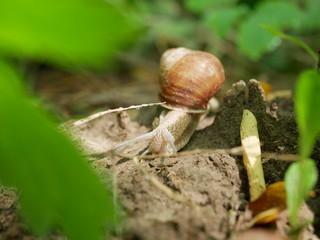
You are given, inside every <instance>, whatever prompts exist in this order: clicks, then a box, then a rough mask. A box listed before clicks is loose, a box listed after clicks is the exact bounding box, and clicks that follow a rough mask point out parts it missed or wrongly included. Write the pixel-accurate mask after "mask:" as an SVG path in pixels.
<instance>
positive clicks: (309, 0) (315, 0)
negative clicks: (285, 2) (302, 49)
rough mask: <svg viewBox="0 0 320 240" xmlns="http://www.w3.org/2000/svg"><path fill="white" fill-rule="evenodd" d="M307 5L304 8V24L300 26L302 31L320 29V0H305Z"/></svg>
mask: <svg viewBox="0 0 320 240" xmlns="http://www.w3.org/2000/svg"><path fill="white" fill-rule="evenodd" d="M304 2H305V5H306V7H305V8H304V9H303V16H302V24H301V26H300V28H299V30H300V31H302V32H307V31H313V30H319V29H320V21H317V20H316V19H318V18H319V10H320V1H319V0H306V1H304Z"/></svg>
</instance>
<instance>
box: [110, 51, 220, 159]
mask: <svg viewBox="0 0 320 240" xmlns="http://www.w3.org/2000/svg"><path fill="white" fill-rule="evenodd" d="M224 79H225V76H224V69H223V66H222V64H221V62H220V61H219V59H218V58H216V57H215V56H214V55H212V54H210V53H206V52H202V51H192V50H189V49H186V48H174V49H169V50H167V51H166V52H165V53H164V54H163V55H162V57H161V60H160V77H159V81H160V89H161V90H160V93H159V98H160V100H161V101H164V102H165V105H163V107H165V108H167V109H168V110H167V111H165V112H164V113H162V114H161V116H160V121H159V125H158V126H157V127H156V128H155V129H154V130H153V131H151V132H149V133H146V134H144V135H141V136H138V137H137V138H134V139H132V140H129V141H126V142H123V143H121V144H119V145H118V146H116V147H115V148H113V149H117V148H119V147H122V146H124V145H127V144H130V143H132V142H134V141H138V140H142V139H150V144H149V151H150V152H151V153H153V154H172V153H174V152H177V151H179V150H180V149H181V148H183V147H184V146H185V145H186V144H187V143H188V141H189V139H190V138H191V136H192V134H193V132H194V130H195V129H196V127H197V125H198V123H199V120H200V118H201V116H203V115H204V114H206V112H207V110H208V103H209V100H210V99H211V98H212V97H213V95H214V94H215V93H216V92H217V91H219V90H220V88H221V86H222V84H223V82H224Z"/></svg>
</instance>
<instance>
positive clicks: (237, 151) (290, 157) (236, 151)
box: [90, 147, 299, 162]
mask: <svg viewBox="0 0 320 240" xmlns="http://www.w3.org/2000/svg"><path fill="white" fill-rule="evenodd" d="M217 152H225V153H228V154H230V155H236V156H242V147H234V148H229V149H195V150H191V151H184V152H176V153H173V154H170V155H162V154H152V155H129V154H122V153H117V152H114V155H115V156H118V157H122V158H130V159H131V158H133V157H138V158H139V159H154V158H161V157H167V158H168V157H181V156H189V155H194V154H202V153H209V154H210V153H217ZM110 153H111V151H108V152H103V153H98V154H92V155H90V156H91V157H96V158H100V159H101V158H104V157H106V156H107V155H109V154H110ZM261 156H262V157H263V158H273V159H277V160H281V161H289V162H294V161H298V160H299V156H298V155H296V154H278V153H269V152H262V153H261Z"/></svg>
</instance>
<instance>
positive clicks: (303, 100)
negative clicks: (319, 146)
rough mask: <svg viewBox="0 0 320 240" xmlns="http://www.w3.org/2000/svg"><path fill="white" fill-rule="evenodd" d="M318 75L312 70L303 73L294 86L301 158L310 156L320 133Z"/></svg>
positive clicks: (319, 81) (319, 80)
mask: <svg viewBox="0 0 320 240" xmlns="http://www.w3.org/2000/svg"><path fill="white" fill-rule="evenodd" d="M319 92H320V75H319V74H318V73H317V72H316V71H314V70H308V71H304V72H303V73H302V74H301V75H300V76H299V78H298V81H297V84H296V98H295V99H296V103H295V110H296V115H297V123H298V128H299V132H300V136H299V148H300V155H301V156H302V157H303V158H307V157H309V156H310V154H311V152H312V148H313V145H314V143H315V140H316V137H317V136H318V134H319V132H320V124H319V122H320V107H319V106H320V94H319Z"/></svg>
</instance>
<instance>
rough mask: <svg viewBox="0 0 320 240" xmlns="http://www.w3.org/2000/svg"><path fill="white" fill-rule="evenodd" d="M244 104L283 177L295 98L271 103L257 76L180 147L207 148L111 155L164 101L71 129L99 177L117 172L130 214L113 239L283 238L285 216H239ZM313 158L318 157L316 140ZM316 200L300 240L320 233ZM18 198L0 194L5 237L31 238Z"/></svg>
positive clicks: (305, 214) (144, 127)
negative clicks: (260, 220)
mask: <svg viewBox="0 0 320 240" xmlns="http://www.w3.org/2000/svg"><path fill="white" fill-rule="evenodd" d="M244 109H248V110H250V111H251V112H252V113H253V114H254V115H255V117H256V119H257V122H258V130H259V136H260V141H261V143H262V147H261V149H262V152H268V153H272V154H273V155H271V156H274V157H270V155H269V157H268V158H266V157H263V159H262V161H263V170H264V176H265V180H266V183H267V184H271V183H274V182H278V181H282V180H283V178H284V174H285V171H286V169H287V168H288V166H289V165H290V162H289V161H284V160H279V159H277V156H279V155H281V154H297V152H298V149H297V137H298V131H297V126H296V122H295V115H294V113H293V103H292V100H290V99H284V98H277V99H275V100H273V101H272V102H266V101H265V98H264V93H263V90H262V88H261V87H260V84H259V83H258V82H257V81H255V80H251V81H249V82H248V83H247V84H246V83H245V82H243V81H240V82H238V83H235V84H234V85H233V86H232V88H231V89H230V90H229V91H228V92H227V93H226V94H225V96H224V98H223V101H222V102H221V107H220V109H219V111H218V112H217V113H215V114H214V115H212V114H211V115H210V114H209V115H208V116H207V118H205V119H203V121H202V122H201V123H200V125H201V126H200V127H199V128H200V129H199V130H197V131H196V132H195V133H194V134H193V136H192V138H191V139H190V141H189V143H188V144H187V145H186V147H185V148H183V149H182V150H181V152H187V151H193V150H197V149H198V150H203V151H202V152H201V151H198V153H190V154H183V155H177V156H174V157H165V158H164V159H163V158H153V159H140V161H139V163H138V164H139V166H138V167H137V166H136V162H134V161H133V160H132V158H130V157H125V156H129V155H130V156H135V155H139V154H141V153H142V152H143V151H144V150H145V149H146V147H147V146H148V141H139V142H135V143H134V144H131V145H129V146H127V147H126V148H123V149H119V150H117V154H115V155H114V154H109V153H110V152H108V151H109V150H110V149H112V148H113V147H114V146H115V145H117V144H119V143H121V142H123V141H125V140H128V139H131V138H134V137H136V136H139V135H142V134H144V133H146V132H148V131H150V130H151V126H152V119H153V118H155V117H156V116H157V115H159V114H160V112H161V107H154V108H153V109H152V108H143V109H140V110H139V113H138V115H137V116H136V117H135V118H131V117H130V116H129V115H128V114H127V113H126V112H121V113H112V114H106V115H104V116H102V117H100V118H97V119H94V120H92V121H89V122H87V123H84V124H82V125H81V126H80V127H78V128H77V129H74V134H75V139H76V142H77V144H78V145H79V146H80V147H81V148H82V149H84V151H85V153H86V154H87V155H88V156H91V157H89V159H88V161H90V162H91V163H92V164H93V166H94V167H95V169H96V170H97V172H99V175H100V176H102V177H104V178H108V177H110V175H112V176H113V180H114V184H116V188H117V194H118V195H119V196H118V197H119V199H120V202H121V204H120V205H121V207H122V209H123V210H122V211H123V212H124V214H125V215H126V218H125V220H124V223H123V227H122V228H121V230H120V233H118V236H117V238H115V239H146V240H147V239H154V240H157V239H159V240H161V239H165V240H168V239H258V238H259V239H270V238H271V237H272V238H273V239H286V237H285V235H286V233H287V232H286V231H287V230H288V223H287V222H286V220H283V219H282V222H279V221H280V220H279V221H278V222H277V223H275V224H270V225H268V226H259V228H254V229H244V228H243V227H242V226H241V222H240V221H239V219H241V217H242V216H243V215H244V212H245V209H246V206H247V204H248V201H249V199H250V196H249V187H248V180H247V173H246V170H245V167H244V165H243V162H242V156H240V155H233V154H231V153H230V152H229V151H226V150H225V149H233V148H236V147H239V146H241V142H240V124H241V119H242V112H243V110H244ZM208 124H209V125H208ZM204 150H205V151H204ZM207 150H210V151H207ZM121 155H122V156H121ZM93 156H94V157H93ZM312 157H313V159H316V160H318V159H319V158H320V148H319V145H317V146H316V147H315V149H314V154H313V156H312ZM141 170H143V171H141ZM151 178H152V179H156V181H158V182H160V183H161V184H162V186H166V187H167V189H169V190H170V193H172V194H170V193H168V192H166V191H165V190H163V189H162V188H161V187H159V186H158V185H157V184H155V183H154V181H153V180H152V179H151ZM317 187H319V184H318V185H317ZM8 196H9V197H8ZM12 196H14V194H12ZM177 196H179V197H177ZM319 200H320V197H319V196H316V197H314V198H311V199H310V200H309V201H308V202H307V205H305V206H304V208H303V209H302V210H301V211H300V218H304V219H314V221H313V225H309V226H308V227H306V228H305V229H304V230H303V232H302V233H301V236H302V239H318V237H317V234H318V235H319V234H320V232H315V229H318V230H317V231H319V229H320V214H319V213H320V204H319V202H320V201H319ZM15 201H16V199H15V198H14V197H10V194H4V192H3V191H1V192H0V232H1V236H7V238H4V239H14V238H10V236H11V235H10V234H12V232H14V233H15V234H16V236H20V237H21V238H16V239H25V238H23V236H26V235H27V236H29V235H28V231H27V230H26V228H25V227H22V226H23V225H21V223H20V219H19V218H18V217H17V215H16V205H15V203H14V202H15ZM13 229H14V230H13ZM19 234H20V235H19ZM0 239H1V238H0Z"/></svg>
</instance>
